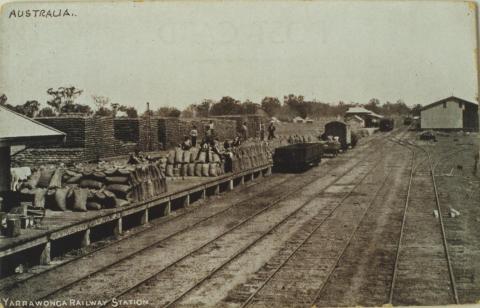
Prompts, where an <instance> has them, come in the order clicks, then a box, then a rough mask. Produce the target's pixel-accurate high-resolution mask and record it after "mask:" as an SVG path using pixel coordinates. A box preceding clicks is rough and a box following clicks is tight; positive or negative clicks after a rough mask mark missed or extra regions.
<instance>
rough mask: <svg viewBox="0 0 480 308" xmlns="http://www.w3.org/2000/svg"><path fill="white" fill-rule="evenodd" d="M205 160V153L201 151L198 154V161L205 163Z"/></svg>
mask: <svg viewBox="0 0 480 308" xmlns="http://www.w3.org/2000/svg"><path fill="white" fill-rule="evenodd" d="M206 161H207V153H206V152H205V151H201V152H200V154H199V155H198V162H199V163H205V162H206Z"/></svg>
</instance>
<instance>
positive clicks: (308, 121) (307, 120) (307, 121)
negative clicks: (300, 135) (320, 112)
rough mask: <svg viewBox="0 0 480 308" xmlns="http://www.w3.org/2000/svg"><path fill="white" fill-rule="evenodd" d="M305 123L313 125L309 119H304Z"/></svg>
mask: <svg viewBox="0 0 480 308" xmlns="http://www.w3.org/2000/svg"><path fill="white" fill-rule="evenodd" d="M305 123H309V124H312V123H313V120H312V119H310V118H309V117H306V118H305Z"/></svg>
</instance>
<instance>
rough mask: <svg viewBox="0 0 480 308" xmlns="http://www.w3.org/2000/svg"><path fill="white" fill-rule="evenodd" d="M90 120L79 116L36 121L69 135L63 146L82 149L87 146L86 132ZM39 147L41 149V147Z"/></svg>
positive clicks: (38, 119)
mask: <svg viewBox="0 0 480 308" xmlns="http://www.w3.org/2000/svg"><path fill="white" fill-rule="evenodd" d="M88 119H89V118H87V117H81V116H77V117H48V118H36V119H35V120H37V121H39V122H42V123H44V124H46V125H48V126H51V127H53V128H56V129H58V130H60V131H62V132H64V133H65V134H67V137H66V140H65V144H64V145H63V146H65V147H68V148H81V147H84V146H85V130H86V125H87V123H86V122H87V120H88ZM37 147H41V145H39V146H37Z"/></svg>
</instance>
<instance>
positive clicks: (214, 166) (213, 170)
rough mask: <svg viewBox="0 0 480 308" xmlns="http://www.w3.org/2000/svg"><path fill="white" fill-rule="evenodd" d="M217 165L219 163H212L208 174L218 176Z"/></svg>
mask: <svg viewBox="0 0 480 308" xmlns="http://www.w3.org/2000/svg"><path fill="white" fill-rule="evenodd" d="M217 166H218V164H217V163H210V167H209V169H208V175H209V176H218V169H217Z"/></svg>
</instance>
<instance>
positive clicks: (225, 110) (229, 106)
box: [210, 96, 243, 115]
mask: <svg viewBox="0 0 480 308" xmlns="http://www.w3.org/2000/svg"><path fill="white" fill-rule="evenodd" d="M242 111H243V110H242V105H241V104H240V101H238V100H236V99H234V98H232V97H230V96H224V97H222V99H221V100H220V101H219V102H218V103H216V104H214V105H213V106H212V108H211V109H210V114H211V115H231V114H242Z"/></svg>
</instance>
